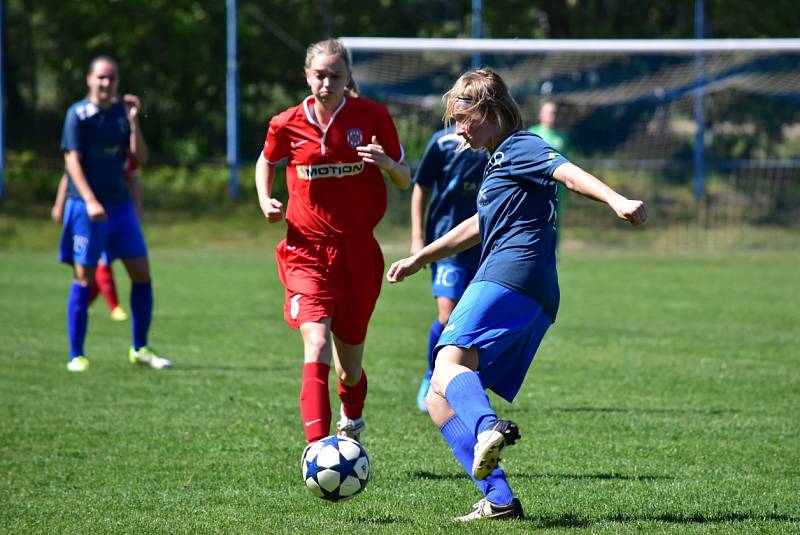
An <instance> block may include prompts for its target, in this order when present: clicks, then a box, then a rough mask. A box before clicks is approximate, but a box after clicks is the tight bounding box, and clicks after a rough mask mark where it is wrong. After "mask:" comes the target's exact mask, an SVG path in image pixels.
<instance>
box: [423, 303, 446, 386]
mask: <svg viewBox="0 0 800 535" xmlns="http://www.w3.org/2000/svg"><path fill="white" fill-rule="evenodd" d="M443 330H444V325H442V324H441V323H440V322H439V318H436V319H435V320H433V323H431V330H430V332H429V333H428V373H427V375H426V376H425V377H426V378H427V379H429V380H430V378H431V375H432V374H433V350H434V349H436V343H437V342H438V341H439V337H440V336H442V331H443Z"/></svg>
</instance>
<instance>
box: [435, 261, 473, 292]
mask: <svg viewBox="0 0 800 535" xmlns="http://www.w3.org/2000/svg"><path fill="white" fill-rule="evenodd" d="M475 271H476V270H475V269H473V268H471V267H467V266H463V265H461V264H450V263H447V262H437V263H435V264H434V265H433V266H431V277H432V279H433V283H432V285H431V293H432V294H433V297H449V298H450V299H452V300H453V301H458V300H459V299H461V296H462V295H464V291H465V290H466V289H467V285H469V282H470V281H471V280H472V277H474V276H475Z"/></svg>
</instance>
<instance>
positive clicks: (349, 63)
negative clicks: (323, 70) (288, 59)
mask: <svg viewBox="0 0 800 535" xmlns="http://www.w3.org/2000/svg"><path fill="white" fill-rule="evenodd" d="M320 54H325V55H326V56H339V57H340V58H342V60H343V61H344V65H345V67H346V68H347V77H348V79H347V85H345V87H344V92H345V94H346V95H347V96H349V97H357V96H358V84H356V81H355V80H353V57H352V56H351V55H350V51H349V50H348V49H347V47H346V46H344V44H343V43H342V42H341V41H339V40H338V39H325V40H324V41H319V42H317V43H314V44H313V45H311V46H309V47H308V48H307V49H306V63H305V68H306V70H308V69H310V68H311V63H312V62H313V61H314V58H316V57H317V56H319V55H320Z"/></svg>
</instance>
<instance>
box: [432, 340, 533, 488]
mask: <svg viewBox="0 0 800 535" xmlns="http://www.w3.org/2000/svg"><path fill="white" fill-rule="evenodd" d="M478 363H479V359H478V350H477V348H475V347H471V348H461V347H457V346H445V347H442V348H441V349H440V350H439V352H438V354H437V356H436V367H435V368H434V370H433V377H432V378H431V390H432V391H433V392H434V393H435V394H436V395H439V396H442V397H444V398H445V399H446V400H447V402H448V403H449V404H450V406H451V407H452V408H453V410H454V411H455V413H456V414H457V415H458V417H459V418H460V419H461V421H462V422H463V423H464V425H466V426H467V429H468V430H469V432H470V433H472V435H473V436H475V437H476V439H477V444H476V445H475V458H474V462H473V466H472V475H473V476H474V477H475V478H476V479H478V480H481V479H484V478H486V477H487V476H488V475H489V474H490V473H491V472H492V471H493V470H494V469H495V468H496V467H497V464H498V463H499V462H500V452H501V451H502V449H503V448H504V447H505V446H508V445H511V444H513V443H514V442H515V441H516V440H517V439H518V438H519V430H518V429H517V425H516V424H515V423H514V422H511V421H509V420H498V419H497V414H496V413H495V411H494V409H493V408H492V406H491V404H490V403H489V397H488V396H487V395H486V392H485V391H484V387H483V384H482V383H481V379H480V377H479V376H478V374H477V373H475V370H477V369H478Z"/></svg>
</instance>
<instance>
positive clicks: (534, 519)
mask: <svg viewBox="0 0 800 535" xmlns="http://www.w3.org/2000/svg"><path fill="white" fill-rule="evenodd" d="M754 521H758V522H798V521H800V517H797V516H791V515H779V514H762V513H756V512H750V513H662V514H655V515H646V514H643V515H628V514H618V515H612V516H608V517H604V518H596V519H595V518H585V517H579V516H578V515H575V514H572V513H566V514H563V515H554V516H535V515H531V514H529V515H528V516H527V517H526V518H525V520H523V522H525V523H529V524H532V525H533V526H534V527H536V528H590V527H592V526H595V525H596V524H600V523H609V522H614V523H620V524H622V523H627V522H663V523H667V524H721V523H725V522H754Z"/></svg>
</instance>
